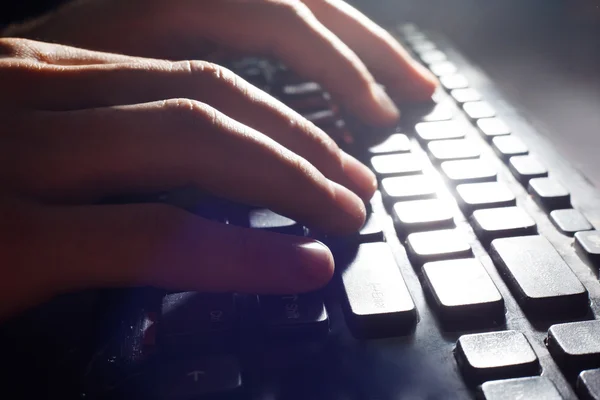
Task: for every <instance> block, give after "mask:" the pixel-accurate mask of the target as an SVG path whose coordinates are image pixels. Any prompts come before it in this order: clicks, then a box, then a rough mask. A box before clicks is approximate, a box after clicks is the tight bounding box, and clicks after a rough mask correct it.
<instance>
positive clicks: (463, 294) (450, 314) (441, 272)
mask: <svg viewBox="0 0 600 400" xmlns="http://www.w3.org/2000/svg"><path fill="white" fill-rule="evenodd" d="M423 278H424V281H425V286H426V287H427V289H428V290H429V292H430V294H431V298H432V300H433V303H434V307H435V309H436V311H437V313H438V315H439V316H440V318H441V319H442V320H443V321H444V322H446V324H449V325H452V326H455V327H457V326H461V325H467V326H473V325H484V324H487V323H489V322H491V321H498V322H500V321H503V320H504V300H503V298H502V296H501V295H500V292H498V289H497V288H496V285H494V282H492V279H491V278H490V276H489V275H488V273H487V272H486V270H485V268H484V267H483V265H481V263H480V262H479V261H478V260H477V259H475V258H467V259H459V260H449V261H437V262H432V263H427V264H425V265H424V266H423Z"/></svg>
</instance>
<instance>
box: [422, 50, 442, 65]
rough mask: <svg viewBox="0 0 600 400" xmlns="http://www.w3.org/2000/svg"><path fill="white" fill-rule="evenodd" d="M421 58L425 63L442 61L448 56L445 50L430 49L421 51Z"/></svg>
mask: <svg viewBox="0 0 600 400" xmlns="http://www.w3.org/2000/svg"><path fill="white" fill-rule="evenodd" d="M419 58H420V59H421V61H423V62H424V63H425V64H435V63H438V62H441V61H446V59H447V57H446V54H445V53H444V52H443V51H440V50H430V51H424V52H421V53H419Z"/></svg>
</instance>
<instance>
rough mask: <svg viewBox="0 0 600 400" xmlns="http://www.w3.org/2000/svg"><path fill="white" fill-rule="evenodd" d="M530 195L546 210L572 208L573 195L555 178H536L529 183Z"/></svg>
mask: <svg viewBox="0 0 600 400" xmlns="http://www.w3.org/2000/svg"><path fill="white" fill-rule="evenodd" d="M527 190H528V191H529V194H530V195H531V196H532V197H533V199H534V200H535V201H536V203H538V204H539V205H540V206H541V207H542V208H543V209H544V210H546V211H548V212H550V211H553V210H559V209H566V208H571V194H570V193H569V191H568V190H567V189H566V188H565V187H564V186H563V185H561V184H560V183H559V182H558V181H556V180H555V179H554V178H534V179H531V180H530V181H529V187H528V188H527Z"/></svg>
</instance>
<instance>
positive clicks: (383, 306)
mask: <svg viewBox="0 0 600 400" xmlns="http://www.w3.org/2000/svg"><path fill="white" fill-rule="evenodd" d="M403 262H405V263H408V260H403ZM341 279H342V286H343V290H344V293H345V300H346V304H345V305H346V306H345V307H344V314H345V318H346V322H347V324H348V327H349V328H350V330H351V331H352V333H353V335H355V336H356V337H359V338H363V337H364V338H373V337H386V336H395V335H400V334H405V333H407V332H409V331H411V330H412V329H413V328H414V327H415V325H416V323H417V311H416V308H415V305H414V303H413V300H412V298H411V297H410V294H409V292H408V289H407V287H406V284H405V283H404V278H402V275H401V274H400V270H399V269H398V265H397V264H396V260H395V259H394V255H393V254H392V251H391V249H390V248H389V246H388V244H386V243H367V244H361V245H360V246H359V247H358V252H357V254H356V257H355V258H354V260H353V261H352V262H351V263H350V264H349V265H348V266H347V267H346V268H345V269H344V268H343V269H342V272H341Z"/></svg>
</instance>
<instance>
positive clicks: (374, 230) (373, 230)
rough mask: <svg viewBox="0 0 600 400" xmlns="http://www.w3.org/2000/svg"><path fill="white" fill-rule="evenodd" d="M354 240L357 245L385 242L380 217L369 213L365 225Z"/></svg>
mask: <svg viewBox="0 0 600 400" xmlns="http://www.w3.org/2000/svg"><path fill="white" fill-rule="evenodd" d="M353 238H354V239H355V242H357V243H368V242H381V241H383V229H382V226H381V220H380V217H379V216H378V215H377V214H375V213H373V212H370V213H368V214H367V218H366V220H365V224H364V225H363V227H362V228H361V229H360V230H359V231H358V232H357V233H356V234H354V235H353Z"/></svg>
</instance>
